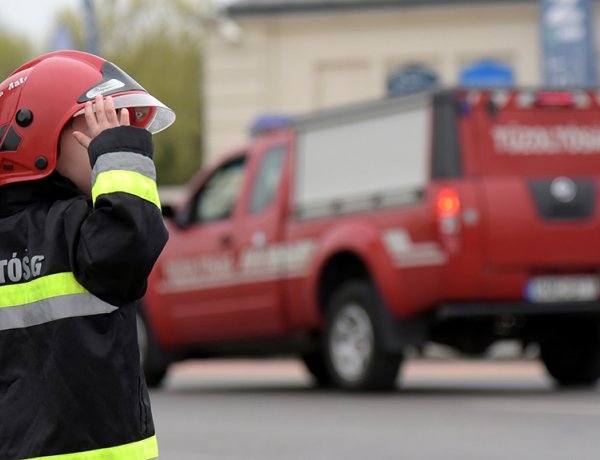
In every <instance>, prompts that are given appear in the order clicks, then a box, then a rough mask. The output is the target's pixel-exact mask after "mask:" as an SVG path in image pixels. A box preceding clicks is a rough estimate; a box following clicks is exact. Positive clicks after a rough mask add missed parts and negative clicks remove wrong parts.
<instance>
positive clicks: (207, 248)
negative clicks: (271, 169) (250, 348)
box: [160, 155, 247, 343]
mask: <svg viewBox="0 0 600 460" xmlns="http://www.w3.org/2000/svg"><path fill="white" fill-rule="evenodd" d="M246 165H247V159H246V156H244V155H242V156H238V157H236V158H233V159H231V160H229V161H226V162H225V163H224V164H222V165H221V166H219V167H218V168H217V169H216V170H215V171H213V172H212V174H210V176H209V177H208V178H207V179H206V180H205V181H204V182H203V183H202V185H201V186H200V188H199V190H198V191H197V192H196V194H195V195H194V196H193V197H192V199H191V200H190V202H189V203H188V205H187V209H186V212H185V217H184V218H183V219H184V220H185V221H184V222H182V223H181V224H182V225H181V228H179V229H178V230H177V231H175V232H172V233H171V235H170V241H169V244H168V245H167V247H166V248H165V252H164V253H163V255H162V256H161V259H162V268H163V270H162V276H163V279H162V282H161V284H160V286H161V288H160V289H161V290H162V291H163V296H162V302H163V303H164V304H165V305H163V306H162V308H165V309H168V311H169V315H168V316H169V317H170V319H171V321H172V325H173V329H174V331H175V334H176V336H177V341H180V342H184V343H186V342H187V343H199V342H205V341H210V340H213V339H216V340H220V339H224V338H229V337H230V336H232V335H233V334H234V333H235V331H236V330H237V329H239V325H238V313H239V311H240V309H241V305H240V302H239V300H240V299H239V295H238V291H237V290H236V289H235V285H236V282H237V277H236V260H237V252H236V248H235V244H234V233H235V225H236V220H237V219H238V218H239V216H238V209H239V196H240V194H241V190H242V186H243V182H244V178H245V171H246Z"/></svg>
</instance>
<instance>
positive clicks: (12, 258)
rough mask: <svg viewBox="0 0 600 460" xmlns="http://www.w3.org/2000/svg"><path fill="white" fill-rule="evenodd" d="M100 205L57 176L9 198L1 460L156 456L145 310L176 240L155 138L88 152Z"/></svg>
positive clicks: (1, 251)
mask: <svg viewBox="0 0 600 460" xmlns="http://www.w3.org/2000/svg"><path fill="white" fill-rule="evenodd" d="M89 151H90V159H91V162H92V166H93V173H92V176H93V177H92V181H93V182H92V184H93V188H92V200H90V199H89V198H86V197H85V196H83V195H82V194H81V193H80V192H79V191H78V190H77V189H76V188H75V187H74V185H73V184H72V183H71V182H70V181H68V180H67V179H65V178H63V177H61V176H60V175H58V174H57V173H53V174H52V175H51V176H49V177H48V178H46V179H42V180H39V181H32V182H24V183H18V184H9V185H5V186H2V187H0V459H1V460H21V459H31V458H35V459H38V458H43V459H46V458H48V459H51V460H80V459H85V460H109V459H110V460H146V459H150V458H155V457H157V456H158V448H157V446H156V437H155V433H154V425H153V422H152V415H151V412H150V405H149V399H148V391H147V389H146V384H145V381H144V378H143V375H142V374H141V372H140V364H139V352H138V346H137V339H136V301H137V299H139V298H140V297H141V296H142V295H143V294H144V292H145V289H146V279H147V277H148V274H149V273H150V270H151V269H152V266H153V264H154V262H155V260H156V259H157V257H158V255H159V253H160V252H161V250H162V248H163V246H164V245H165V243H166V241H167V237H168V235H167V231H166V229H165V227H164V224H163V220H162V217H161V213H160V203H159V201H158V194H157V189H156V182H155V169H154V163H153V161H152V139H151V136H150V134H149V133H148V132H146V131H144V130H142V129H138V128H133V127H128V126H122V127H117V128H113V129H110V130H107V131H105V132H103V133H102V134H101V135H100V136H98V137H97V138H95V139H94V140H93V141H92V144H91V145H90V149H89Z"/></svg>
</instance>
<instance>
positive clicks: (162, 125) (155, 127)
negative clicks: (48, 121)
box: [73, 92, 176, 134]
mask: <svg viewBox="0 0 600 460" xmlns="http://www.w3.org/2000/svg"><path fill="white" fill-rule="evenodd" d="M111 97H112V98H113V101H114V103H115V108H116V109H117V110H119V109H130V110H131V109H133V112H134V113H137V112H138V111H137V110H136V109H143V108H146V107H148V108H151V109H152V111H151V112H150V116H148V117H146V118H144V119H143V121H142V122H136V120H135V116H134V119H133V120H132V122H131V124H132V125H133V126H139V127H142V128H144V129H146V130H147V131H149V132H151V133H152V134H156V133H159V132H161V131H164V130H165V129H167V128H168V127H169V126H171V125H172V124H173V123H174V122H175V118H176V115H175V112H174V111H173V110H172V109H171V108H169V107H167V106H166V105H165V104H163V103H162V102H160V101H159V100H158V99H156V98H155V97H154V96H152V95H150V94H148V93H145V92H135V93H125V94H115V95H112V96H111ZM92 110H93V111H94V112H95V111H96V104H93V105H92ZM84 113H85V108H82V109H81V110H79V111H78V112H76V113H75V114H74V115H73V117H77V116H79V115H83V114H84ZM141 113H146V112H143V111H141Z"/></svg>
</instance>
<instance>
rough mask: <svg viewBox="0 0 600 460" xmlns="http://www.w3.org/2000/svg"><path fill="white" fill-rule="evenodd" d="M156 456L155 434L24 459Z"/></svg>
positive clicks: (95, 459)
mask: <svg viewBox="0 0 600 460" xmlns="http://www.w3.org/2000/svg"><path fill="white" fill-rule="evenodd" d="M156 457H158V443H157V442H156V436H152V437H151V438H148V439H144V440H142V441H137V442H132V443H131V444H123V445H122V446H116V447H107V448H105V449H97V450H88V451H85V452H77V453H74V454H63V455H50V456H47V457H35V458H28V459H25V460H149V459H151V458H156Z"/></svg>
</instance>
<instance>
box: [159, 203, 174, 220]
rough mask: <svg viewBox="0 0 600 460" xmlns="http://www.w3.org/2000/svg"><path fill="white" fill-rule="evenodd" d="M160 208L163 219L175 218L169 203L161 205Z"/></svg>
mask: <svg viewBox="0 0 600 460" xmlns="http://www.w3.org/2000/svg"><path fill="white" fill-rule="evenodd" d="M161 208H162V216H163V217H164V218H165V219H175V208H173V206H172V205H170V204H163V205H161Z"/></svg>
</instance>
